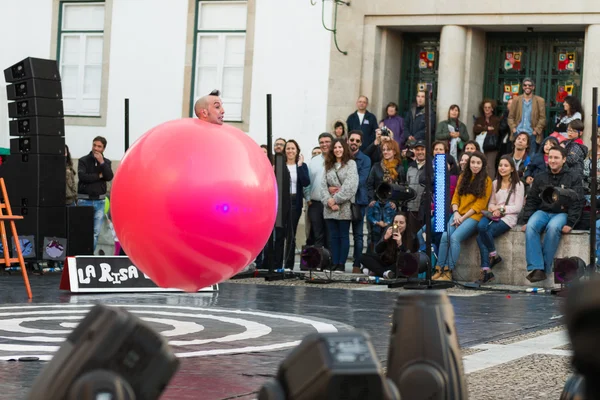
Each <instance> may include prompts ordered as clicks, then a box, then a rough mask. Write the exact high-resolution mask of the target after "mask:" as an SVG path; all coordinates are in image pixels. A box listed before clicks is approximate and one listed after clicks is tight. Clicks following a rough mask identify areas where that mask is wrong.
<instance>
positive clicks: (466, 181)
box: [432, 151, 492, 281]
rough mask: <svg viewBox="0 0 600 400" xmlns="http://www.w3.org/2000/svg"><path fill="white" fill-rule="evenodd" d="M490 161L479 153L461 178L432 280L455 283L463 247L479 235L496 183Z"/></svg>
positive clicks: (473, 157) (453, 197) (476, 153)
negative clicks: (465, 242)
mask: <svg viewBox="0 0 600 400" xmlns="http://www.w3.org/2000/svg"><path fill="white" fill-rule="evenodd" d="M486 168H487V158H486V157H485V155H484V154H483V153H481V152H479V151H476V152H474V153H473V154H471V157H469V163H468V167H467V168H466V169H465V171H464V172H463V173H462V174H461V175H460V177H459V178H458V184H457V188H456V191H455V192H454V196H452V212H453V214H452V216H451V217H450V221H449V222H448V230H447V231H446V232H444V234H443V235H442V240H441V243H440V250H439V253H438V260H437V265H436V267H435V270H436V272H435V274H434V275H433V277H432V279H434V280H440V281H450V280H452V270H453V269H454V266H455V265H456V261H458V256H459V255H460V244H461V242H462V241H464V240H466V239H468V238H469V237H470V236H472V235H473V234H474V233H475V232H477V224H478V223H479V221H480V220H481V218H482V217H483V214H482V213H481V212H482V211H483V210H485V209H486V207H487V204H488V200H489V199H490V196H491V194H492V180H491V179H490V177H489V176H488V174H487V169H486Z"/></svg>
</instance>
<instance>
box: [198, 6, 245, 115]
mask: <svg viewBox="0 0 600 400" xmlns="http://www.w3.org/2000/svg"><path fill="white" fill-rule="evenodd" d="M246 14H247V2H246V1H221V0H211V1H198V6H197V20H196V38H195V49H194V54H195V56H194V67H193V75H192V79H193V90H192V107H193V104H194V103H195V102H196V100H197V99H198V98H200V97H202V96H205V95H207V94H208V93H210V92H211V91H213V90H214V89H219V90H220V91H221V99H222V100H223V104H224V107H225V120H227V121H241V120H242V95H243V88H244V54H245V48H246Z"/></svg>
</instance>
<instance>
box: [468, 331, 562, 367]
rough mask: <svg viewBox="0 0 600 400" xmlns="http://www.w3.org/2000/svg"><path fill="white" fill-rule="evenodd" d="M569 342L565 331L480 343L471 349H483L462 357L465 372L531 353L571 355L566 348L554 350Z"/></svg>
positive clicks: (509, 360) (502, 362)
mask: <svg viewBox="0 0 600 400" xmlns="http://www.w3.org/2000/svg"><path fill="white" fill-rule="evenodd" d="M568 343H569V338H568V336H567V332H566V331H559V332H552V333H549V334H546V335H542V336H538V337H534V338H530V339H526V340H523V341H520V342H515V343H510V344H505V345H502V344H481V345H478V346H473V347H472V348H473V349H478V350H485V351H481V352H478V353H474V354H469V355H468V356H466V357H464V358H463V365H464V369H465V373H467V374H470V373H472V372H477V371H480V370H483V369H486V368H491V367H495V366H497V365H500V364H505V363H508V362H511V361H514V360H517V359H519V358H522V357H527V356H530V355H532V354H551V355H561V356H562V355H565V356H568V355H571V352H570V351H568V350H556V348H557V347H560V346H564V345H565V344H568Z"/></svg>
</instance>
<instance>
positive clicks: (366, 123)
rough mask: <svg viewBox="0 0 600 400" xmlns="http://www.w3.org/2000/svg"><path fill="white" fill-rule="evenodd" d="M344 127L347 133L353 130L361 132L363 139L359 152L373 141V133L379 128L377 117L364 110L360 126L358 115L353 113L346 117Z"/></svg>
mask: <svg viewBox="0 0 600 400" xmlns="http://www.w3.org/2000/svg"><path fill="white" fill-rule="evenodd" d="M346 125H348V132H350V131H352V130H355V129H356V130H359V131H362V133H363V138H362V144H361V145H360V149H361V150H364V149H366V148H367V146H369V145H370V144H371V143H373V142H374V141H375V131H376V130H377V129H378V128H379V126H378V125H377V117H375V114H373V113H370V112H369V111H368V110H365V117H364V118H363V122H362V124H361V123H360V119H359V118H358V114H357V113H356V111H354V112H353V113H352V114H350V115H349V116H348V119H347V120H346ZM394 133H395V132H394Z"/></svg>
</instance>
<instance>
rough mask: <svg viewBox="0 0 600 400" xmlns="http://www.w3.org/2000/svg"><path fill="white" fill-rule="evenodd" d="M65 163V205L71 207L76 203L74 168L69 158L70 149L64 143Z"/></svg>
mask: <svg viewBox="0 0 600 400" xmlns="http://www.w3.org/2000/svg"><path fill="white" fill-rule="evenodd" d="M65 164H66V167H67V174H66V181H67V188H66V189H67V198H66V205H67V206H69V207H73V206H76V205H77V185H76V184H75V176H76V175H77V174H76V173H75V168H73V159H72V158H71V151H70V150H69V146H67V145H66V144H65Z"/></svg>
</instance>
